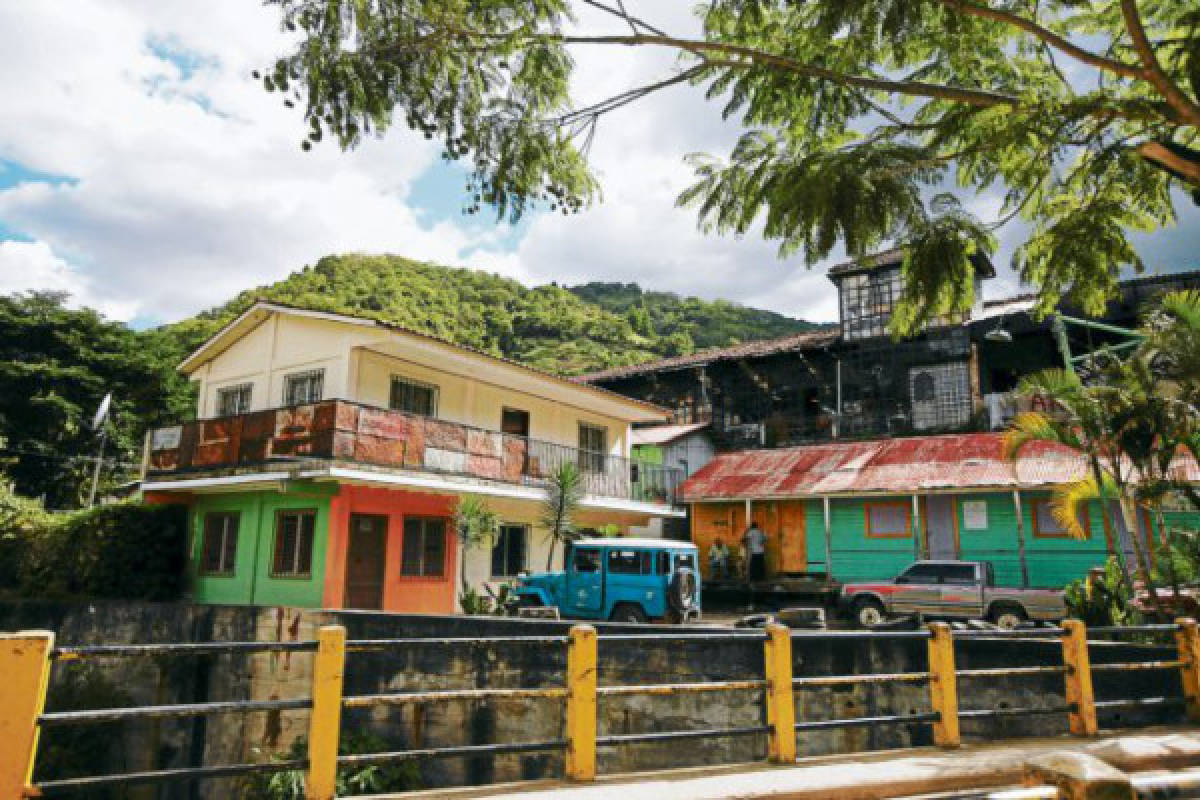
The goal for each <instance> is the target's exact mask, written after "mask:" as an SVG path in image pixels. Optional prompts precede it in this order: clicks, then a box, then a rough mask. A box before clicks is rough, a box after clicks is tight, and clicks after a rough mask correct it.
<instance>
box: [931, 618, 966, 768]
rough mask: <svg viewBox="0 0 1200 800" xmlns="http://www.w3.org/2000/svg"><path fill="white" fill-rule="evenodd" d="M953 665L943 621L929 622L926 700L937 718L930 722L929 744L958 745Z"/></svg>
mask: <svg viewBox="0 0 1200 800" xmlns="http://www.w3.org/2000/svg"><path fill="white" fill-rule="evenodd" d="M955 670H956V667H955V666H954V638H953V637H952V636H951V635H950V626H949V625H947V624H946V623H944V622H931V623H929V701H930V705H931V706H932V707H933V711H934V713H936V714H938V715H939V719H938V720H937V721H935V722H934V723H933V743H934V744H936V745H937V746H938V747H958V746H959V744H960V743H961V742H962V738H961V736H960V734H959V731H958V675H957V674H956V672H955Z"/></svg>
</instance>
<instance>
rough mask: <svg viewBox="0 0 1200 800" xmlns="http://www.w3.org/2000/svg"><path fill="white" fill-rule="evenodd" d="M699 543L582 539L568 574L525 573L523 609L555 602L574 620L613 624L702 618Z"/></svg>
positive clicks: (570, 549) (519, 596)
mask: <svg viewBox="0 0 1200 800" xmlns="http://www.w3.org/2000/svg"><path fill="white" fill-rule="evenodd" d="M697 559H698V556H697V552H696V546H695V545H694V544H692V543H691V542H674V541H670V540H666V539H621V538H612V539H607V538H605V539H580V540H579V541H577V542H573V543H571V544H568V545H567V550H566V559H565V561H566V565H567V569H566V571H565V572H541V573H536V574H532V575H522V576H521V578H520V579H519V580H518V582H517V586H516V589H515V592H514V593H515V595H516V601H517V605H518V607H522V608H530V607H542V606H547V607H548V606H553V607H556V608H558V611H559V615H560V616H562V617H566V618H574V619H606V620H612V621H613V622H634V623H640V622H647V621H649V620H667V621H670V622H688V621H692V620H697V619H699V618H700V572H699V570H697V568H696V566H697Z"/></svg>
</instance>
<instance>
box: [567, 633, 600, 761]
mask: <svg viewBox="0 0 1200 800" xmlns="http://www.w3.org/2000/svg"><path fill="white" fill-rule="evenodd" d="M567 778H568V779H569V780H573V781H591V780H595V779H596V629H595V628H593V627H592V626H591V625H574V626H572V627H571V635H570V638H569V639H568V640H567Z"/></svg>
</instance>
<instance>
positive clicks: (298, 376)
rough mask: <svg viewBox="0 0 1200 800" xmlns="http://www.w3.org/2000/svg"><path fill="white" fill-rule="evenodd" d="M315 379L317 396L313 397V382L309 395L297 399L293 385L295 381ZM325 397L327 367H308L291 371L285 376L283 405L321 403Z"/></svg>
mask: <svg viewBox="0 0 1200 800" xmlns="http://www.w3.org/2000/svg"><path fill="white" fill-rule="evenodd" d="M314 379H315V381H316V386H317V391H316V394H317V396H316V397H313V396H312V394H313V392H312V389H311V385H312V384H311V383H310V384H309V386H310V388H309V390H308V392H307V395H306V397H305V398H304V399H300V400H297V399H295V398H294V397H293V393H292V385H293V382H298V381H301V380H304V381H313V380H314ZM324 399H325V368H324V367H318V368H317V369H306V370H302V371H300V372H289V373H288V374H286V375H284V376H283V405H284V406H302V405H308V404H309V403H319V402H321V401H322V400H324Z"/></svg>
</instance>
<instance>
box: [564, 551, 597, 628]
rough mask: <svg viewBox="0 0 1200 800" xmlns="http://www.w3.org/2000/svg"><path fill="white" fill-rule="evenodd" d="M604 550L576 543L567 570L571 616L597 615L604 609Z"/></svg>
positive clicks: (568, 601)
mask: <svg viewBox="0 0 1200 800" xmlns="http://www.w3.org/2000/svg"><path fill="white" fill-rule="evenodd" d="M603 556H604V551H603V550H602V549H601V548H599V547H585V546H581V545H578V544H577V545H575V546H574V547H573V548H571V563H570V569H568V570H567V591H566V595H567V596H566V597H565V598H564V600H565V602H566V606H567V607H566V608H564V609H563V611H564V612H565V613H566V614H568V615H571V616H581V617H596V616H599V615H600V612H601V611H603V610H604V571H603V566H604V561H603Z"/></svg>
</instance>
